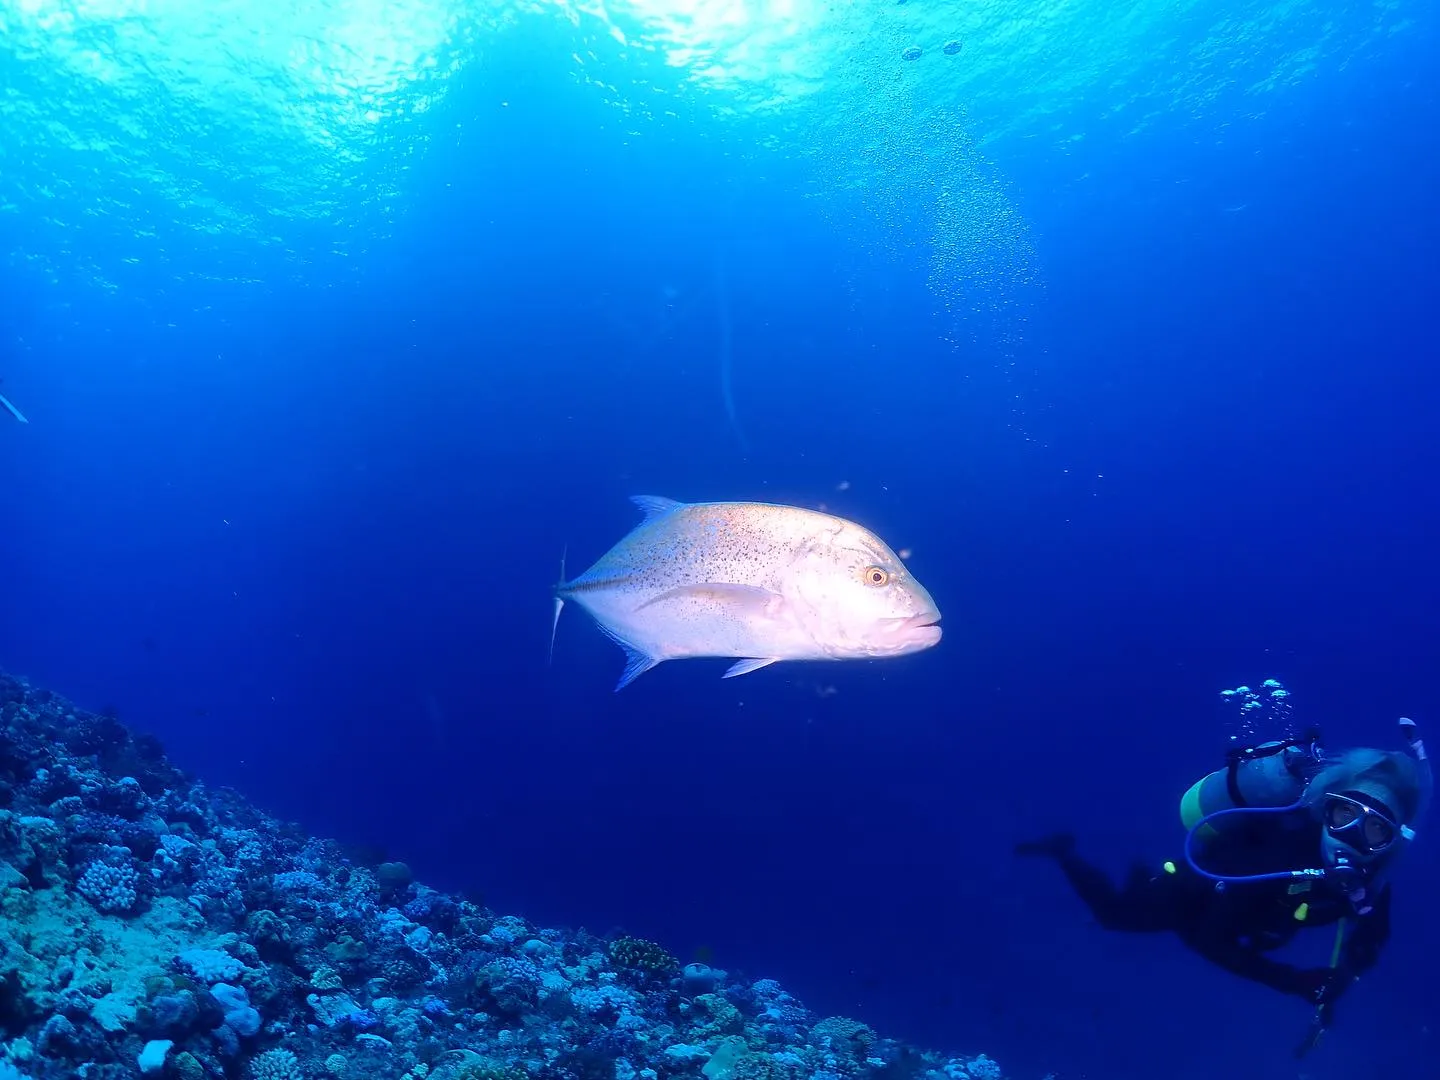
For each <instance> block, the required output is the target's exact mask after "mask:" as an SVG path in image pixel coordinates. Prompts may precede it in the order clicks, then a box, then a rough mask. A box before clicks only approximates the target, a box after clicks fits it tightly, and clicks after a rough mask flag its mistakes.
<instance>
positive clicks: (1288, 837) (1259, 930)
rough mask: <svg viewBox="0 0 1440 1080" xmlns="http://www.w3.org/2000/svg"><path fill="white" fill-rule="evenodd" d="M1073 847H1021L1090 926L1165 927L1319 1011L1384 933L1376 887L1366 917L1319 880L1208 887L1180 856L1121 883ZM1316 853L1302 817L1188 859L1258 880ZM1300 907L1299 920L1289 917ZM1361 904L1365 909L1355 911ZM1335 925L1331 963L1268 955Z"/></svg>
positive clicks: (1060, 843)
mask: <svg viewBox="0 0 1440 1080" xmlns="http://www.w3.org/2000/svg"><path fill="white" fill-rule="evenodd" d="M1073 846H1074V845H1073V841H1071V840H1070V839H1069V838H1068V837H1066V838H1052V839H1051V840H1049V841H1045V842H1042V843H1041V844H1032V845H1021V847H1020V848H1019V849H1017V850H1019V851H1020V852H1021V853H1023V854H1032V855H1040V854H1044V855H1050V856H1052V857H1053V858H1054V859H1055V860H1056V862H1058V863H1059V865H1060V868H1061V869H1062V870H1063V871H1064V873H1065V876H1066V878H1068V879H1069V881H1070V884H1071V886H1072V887H1073V888H1074V889H1075V891H1076V893H1077V894H1078V895H1079V896H1080V898H1081V899H1082V900H1084V901H1085V903H1086V904H1087V905H1088V906H1089V908H1090V910H1091V912H1092V913H1093V914H1094V916H1095V919H1096V921H1097V922H1099V923H1100V925H1101V926H1104V927H1106V928H1107V929H1110V930H1126V931H1131V932H1157V931H1172V932H1174V933H1175V934H1176V935H1178V936H1179V938H1180V939H1181V940H1182V941H1183V942H1184V943H1185V944H1186V945H1187V946H1189V947H1190V948H1191V949H1193V950H1194V951H1195V952H1197V953H1199V954H1200V955H1201V956H1203V957H1205V958H1206V959H1207V960H1210V961H1211V962H1212V963H1215V964H1217V965H1219V966H1220V967H1222V968H1224V969H1225V970H1227V971H1230V972H1233V973H1234V974H1236V975H1240V976H1242V977H1244V978H1247V979H1253V980H1254V981H1255V982H1259V983H1263V984H1264V985H1266V986H1269V987H1272V988H1274V989H1276V990H1279V991H1281V992H1282V993H1286V994H1293V995H1295V996H1297V997H1302V998H1305V999H1306V1000H1308V1001H1311V1002H1313V1003H1315V1004H1317V1005H1321V1006H1324V1007H1325V1010H1326V1012H1328V1011H1329V1007H1330V1006H1331V1005H1333V1004H1334V1002H1335V1000H1336V999H1337V998H1338V997H1339V996H1340V995H1341V994H1342V993H1343V992H1344V991H1345V990H1346V989H1347V988H1348V987H1349V985H1350V984H1351V983H1352V982H1353V981H1354V979H1355V977H1356V976H1357V975H1359V974H1360V973H1361V972H1363V971H1365V970H1366V969H1367V968H1369V967H1371V966H1372V965H1373V964H1374V963H1375V961H1376V960H1377V959H1378V957H1379V954H1380V950H1381V948H1383V946H1384V945H1385V942H1386V941H1387V940H1388V939H1389V937H1390V886H1389V885H1388V884H1383V885H1381V886H1380V888H1379V890H1378V892H1377V893H1376V895H1374V896H1373V897H1370V898H1367V902H1368V903H1369V904H1371V905H1372V906H1371V907H1370V909H1369V910H1368V911H1367V912H1365V913H1364V914H1357V912H1356V907H1355V905H1353V904H1352V903H1351V902H1350V901H1349V900H1348V899H1347V898H1346V897H1345V896H1343V895H1342V894H1340V892H1339V891H1338V890H1337V889H1336V888H1335V887H1334V886H1333V885H1330V884H1327V883H1325V882H1323V881H1321V880H1319V879H1291V880H1281V881H1264V882H1253V883H1235V884H1227V885H1225V886H1224V887H1223V888H1221V889H1217V888H1216V883H1215V882H1214V881H1211V880H1209V879H1208V878H1205V877H1202V876H1201V875H1199V874H1197V873H1195V872H1194V871H1193V870H1191V869H1190V866H1189V864H1188V863H1186V861H1185V859H1184V857H1183V854H1179V853H1177V857H1176V858H1175V859H1174V860H1173V862H1172V863H1171V864H1168V865H1170V866H1173V868H1174V869H1173V871H1172V870H1170V869H1167V868H1166V867H1165V866H1157V867H1147V866H1144V865H1137V866H1136V867H1134V868H1133V869H1132V870H1131V872H1130V876H1129V878H1128V879H1127V880H1126V882H1125V884H1124V885H1123V886H1122V887H1119V888H1117V887H1116V886H1115V884H1114V883H1113V882H1112V881H1111V880H1110V878H1109V876H1108V875H1107V874H1106V873H1105V872H1104V871H1103V870H1100V869H1099V868H1097V867H1095V866H1092V865H1090V864H1089V863H1087V862H1085V861H1084V860H1083V859H1081V858H1080V857H1079V856H1077V855H1076V854H1075V853H1074V850H1073ZM1319 853H1320V826H1319V824H1318V823H1316V822H1314V821H1313V820H1311V819H1309V818H1307V817H1304V816H1300V815H1285V817H1284V818H1281V817H1280V816H1278V815H1277V816H1267V817H1263V818H1259V817H1257V818H1256V819H1254V820H1253V821H1252V822H1248V823H1242V824H1241V825H1239V826H1237V827H1230V828H1227V829H1226V830H1225V832H1223V833H1222V834H1221V835H1219V836H1216V837H1213V838H1212V839H1211V840H1210V841H1209V842H1208V843H1206V844H1204V845H1203V846H1202V845H1199V844H1197V853H1196V861H1197V862H1198V863H1199V864H1200V866H1201V867H1203V868H1204V869H1205V870H1207V871H1209V872H1211V873H1216V874H1230V875H1240V874H1259V873H1267V872H1271V871H1276V870H1296V869H1302V868H1305V867H1313V866H1315V865H1316V864H1317V861H1318V858H1319ZM1302 904H1303V905H1304V909H1303V912H1302V914H1303V917H1300V916H1298V915H1297V911H1301V905H1302ZM1361 906H1362V907H1363V906H1364V905H1363V904H1362V905H1361ZM1341 919H1346V920H1347V924H1346V926H1345V927H1344V929H1343V935H1342V938H1341V945H1340V949H1339V951H1338V954H1337V955H1336V963H1335V966H1334V967H1333V968H1332V967H1323V968H1311V969H1302V968H1297V967H1295V966H1293V965H1291V964H1287V963H1284V962H1282V961H1279V960H1275V959H1273V958H1271V957H1269V956H1267V955H1265V954H1266V953H1267V952H1269V951H1271V950H1273V949H1276V948H1278V947H1279V946H1281V945H1283V944H1285V943H1286V942H1288V941H1290V940H1291V939H1292V938H1293V937H1294V936H1295V934H1296V933H1297V932H1299V931H1300V930H1301V929H1303V928H1305V927H1324V926H1329V927H1334V926H1335V924H1336V923H1338V922H1339V921H1340V920H1341Z"/></svg>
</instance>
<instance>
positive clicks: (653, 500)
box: [630, 495, 685, 524]
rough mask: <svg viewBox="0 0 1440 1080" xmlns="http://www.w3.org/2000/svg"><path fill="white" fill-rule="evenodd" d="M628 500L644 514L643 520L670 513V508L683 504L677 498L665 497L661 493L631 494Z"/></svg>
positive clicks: (652, 519)
mask: <svg viewBox="0 0 1440 1080" xmlns="http://www.w3.org/2000/svg"><path fill="white" fill-rule="evenodd" d="M630 501H631V502H633V503H634V504H635V505H636V506H638V507H639V508H640V510H641V512H642V513H643V514H644V515H645V521H654V520H655V519H656V518H658V517H661V516H663V515H665V514H668V513H670V511H671V510H674V509H676V508H677V507H681V506H684V505H685V504H684V503H682V502H680V501H679V500H678V499H667V498H665V496H663V495H631V496H630ZM641 524H644V522H641Z"/></svg>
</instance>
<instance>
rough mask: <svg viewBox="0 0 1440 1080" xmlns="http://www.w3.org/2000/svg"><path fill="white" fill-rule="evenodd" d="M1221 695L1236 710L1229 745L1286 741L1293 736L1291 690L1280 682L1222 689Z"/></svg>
mask: <svg viewBox="0 0 1440 1080" xmlns="http://www.w3.org/2000/svg"><path fill="white" fill-rule="evenodd" d="M1220 696H1221V697H1222V698H1223V699H1224V700H1225V703H1226V704H1227V705H1229V706H1230V707H1232V708H1234V709H1235V710H1236V718H1235V722H1236V729H1235V731H1234V732H1232V733H1231V735H1230V741H1231V742H1242V741H1243V742H1256V741H1264V740H1268V739H1287V738H1291V737H1293V735H1294V734H1295V731H1294V725H1295V717H1294V712H1293V709H1292V708H1291V705H1290V691H1289V690H1286V689H1285V686H1284V684H1283V683H1281V682H1280V680H1279V679H1266V680H1265V681H1264V682H1262V683H1261V684H1260V685H1259V686H1258V687H1250V686H1237V687H1234V688H1233V689H1230V690H1221V691H1220Z"/></svg>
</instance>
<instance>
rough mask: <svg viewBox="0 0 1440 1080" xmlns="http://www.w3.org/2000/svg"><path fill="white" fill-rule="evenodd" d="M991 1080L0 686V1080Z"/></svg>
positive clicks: (65, 706)
mask: <svg viewBox="0 0 1440 1080" xmlns="http://www.w3.org/2000/svg"><path fill="white" fill-rule="evenodd" d="M140 1076H147V1077H159V1078H161V1080H167V1078H169V1080H203V1078H207V1077H210V1078H220V1077H227V1078H232V1080H332V1078H333V1080H682V1078H686V1080H995V1078H998V1077H999V1076H1000V1071H999V1069H998V1067H997V1066H996V1065H995V1063H994V1062H993V1061H990V1060H989V1059H988V1058H986V1057H984V1056H983V1055H981V1056H979V1057H975V1058H971V1059H958V1058H945V1057H942V1056H939V1055H936V1054H933V1053H927V1052H924V1051H921V1050H917V1049H915V1048H912V1047H908V1046H905V1045H902V1044H901V1043H898V1042H896V1041H894V1040H889V1039H885V1038H882V1037H880V1036H879V1035H877V1034H876V1033H875V1032H874V1031H872V1030H871V1029H870V1028H869V1027H867V1026H866V1025H864V1024H860V1023H857V1022H856V1021H853V1020H848V1019H844V1018H840V1017H830V1018H818V1017H815V1016H812V1015H811V1014H810V1013H809V1012H807V1011H806V1009H805V1008H804V1007H803V1006H802V1005H801V1004H800V1003H799V1002H798V1001H796V1000H795V999H794V998H793V997H792V996H791V995H789V994H788V993H786V992H785V991H784V990H783V989H782V988H781V987H780V986H779V984H778V983H776V982H774V981H773V980H768V979H760V980H745V979H739V978H734V977H731V976H729V975H727V974H726V973H725V972H723V971H720V970H718V969H715V968H711V967H709V966H707V965H704V964H691V965H688V966H686V967H684V968H682V967H681V965H680V963H679V961H677V960H676V959H675V957H674V956H672V955H671V954H670V953H669V952H668V951H667V950H666V949H665V948H663V947H662V946H660V945H658V944H655V943H654V942H649V941H644V940H642V939H639V938H633V937H621V938H618V939H616V940H613V941H604V940H600V939H597V938H593V937H591V936H589V935H587V934H585V933H583V932H580V933H564V932H561V931H558V930H553V929H542V928H538V927H534V926H531V925H529V924H528V923H527V922H526V921H525V920H524V919H523V918H520V917H518V916H514V915H506V916H500V915H497V914H496V913H495V912H493V911H489V910H487V909H485V908H483V907H480V906H478V905H476V904H475V903H472V902H470V901H468V900H460V899H456V898H455V897H452V896H447V895H445V894H443V893H440V892H437V891H436V890H434V889H431V888H427V887H426V886H425V885H424V884H423V883H419V882H416V881H414V880H412V878H411V875H410V872H409V870H408V869H407V868H406V867H405V866H404V865H403V864H401V863H382V864H380V865H378V866H366V865H361V864H360V863H358V862H356V861H354V860H353V859H350V858H347V857H345V856H344V855H343V854H342V853H341V851H340V849H339V848H338V846H337V845H335V844H334V843H331V842H328V841H325V840H320V839H315V838H313V837H309V836H306V835H304V834H303V833H302V832H301V831H300V830H299V829H297V828H296V827H294V826H293V825H288V824H285V823H282V822H279V821H276V820H274V819H273V818H270V817H268V816H266V815H265V814H263V813H261V812H259V811H258V810H256V809H255V808H254V807H252V806H250V805H249V804H248V803H247V802H246V801H245V800H244V799H242V798H241V797H240V796H238V795H237V794H236V793H234V792H232V791H228V790H224V789H211V788H209V787H207V786H206V785H205V784H204V783H203V782H201V781H199V780H197V779H195V778H193V777H190V776H188V775H186V774H184V773H183V772H181V771H180V770H178V769H176V768H175V767H173V766H172V765H171V764H170V763H169V762H168V761H167V760H166V758H165V756H164V754H163V752H162V750H161V748H160V746H159V744H158V743H157V742H156V741H155V740H153V739H150V738H148V737H145V736H134V735H132V734H131V733H130V732H128V731H127V730H126V729H125V728H123V727H122V726H121V725H120V724H119V723H118V722H116V720H115V719H114V718H113V717H106V716H97V715H95V714H92V713H88V712H86V711H84V710H81V709H77V708H75V707H74V706H72V705H70V704H69V703H67V702H66V701H64V700H63V699H61V698H59V697H57V696H55V695H53V694H50V693H46V692H44V691H42V690H38V689H35V688H32V687H30V686H28V685H27V684H26V683H24V682H22V681H19V680H16V679H13V678H9V677H6V676H4V675H0V1080H16V1078H21V1080H24V1078H29V1080H60V1078H62V1077H63V1078H66V1080H71V1078H75V1077H83V1078H85V1080H122V1078H131V1077H140Z"/></svg>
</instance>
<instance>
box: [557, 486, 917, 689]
mask: <svg viewBox="0 0 1440 1080" xmlns="http://www.w3.org/2000/svg"><path fill="white" fill-rule="evenodd" d="M632 501H634V502H635V504H636V505H637V506H639V507H640V509H641V510H642V511H644V514H645V518H644V520H643V521H642V522H641V523H640V524H639V525H637V526H636V527H635V528H634V529H633V530H631V532H630V533H629V534H628V535H627V536H625V538H624V539H622V540H621V541H620V542H619V543H618V544H616V545H615V546H614V547H613V548H611V549H610V550H609V551H608V552H606V553H605V554H604V555H603V556H601V558H600V560H599V561H598V562H597V563H595V565H594V566H592V567H590V569H589V570H586V571H585V572H584V573H583V574H581V575H580V576H579V577H577V578H575V579H574V580H572V581H562V582H561V583H560V584H559V585H557V586H555V625H558V624H559V621H560V610H561V608H563V607H564V605H565V601H566V600H574V601H575V602H576V603H577V604H579V605H580V606H581V607H583V608H584V609H585V610H586V611H588V612H589V613H590V615H591V617H592V618H594V620H595V622H596V623H597V624H598V625H599V627H600V629H602V630H603V631H605V633H607V634H608V635H610V637H611V638H613V639H614V640H615V642H616V643H617V644H619V645H620V647H621V648H623V649H624V650H625V656H626V661H627V662H626V664H625V673H624V674H623V675H621V677H620V682H619V684H618V685H617V686H616V687H615V689H616V690H620V689H622V688H623V687H625V686H628V685H629V684H630V683H632V682H634V681H635V680H636V679H637V678H639V677H640V676H641V675H643V674H644V673H645V672H647V671H649V670H650V669H651V668H652V667H654V666H655V665H656V664H659V663H661V662H662V661H665V660H679V659H683V658H687V657H702V656H706V657H738V658H740V659H739V662H738V663H736V664H733V665H732V666H731V667H730V668H729V670H727V671H726V672H725V675H724V677H725V678H727V679H728V678H731V677H732V676H735V675H744V674H746V673H747V672H751V671H756V670H758V669H759V668H762V667H765V666H766V665H768V664H773V663H775V662H776V661H777V660H855V659H865V658H871V657H881V656H903V655H904V654H906V653H912V652H919V651H920V650H921V649H928V648H930V646H932V645H934V644H935V643H936V642H938V641H939V640H940V627H939V626H937V625H936V624H937V623H938V622H939V621H940V609H939V608H937V607H936V606H935V601H934V600H932V599H931V597H930V594H929V593H928V592H926V591H925V587H924V586H923V585H921V584H920V583H919V582H918V581H916V580H915V579H914V578H913V577H912V576H911V575H910V572H909V571H908V570H906V569H905V565H904V564H903V563H902V562H901V561H900V559H899V558H898V557H897V556H896V555H895V553H894V552H893V551H891V550H890V548H889V547H888V546H886V544H885V542H884V541H883V540H881V539H880V538H879V537H878V536H876V535H875V534H874V533H872V532H871V531H870V530H869V529H866V528H863V527H861V526H859V525H856V524H855V523H854V522H852V521H846V520H845V519H843V518H838V517H833V516H832V515H830V514H822V513H820V512H818V511H815V510H804V509H802V508H800V507H798V506H780V505H776V504H773V503H754V502H713V503H682V502H676V501H675V500H674V499H664V498H661V497H659V496H656V495H637V496H634V497H633V500H632ZM561 576H562V577H563V576H564V568H563V566H562V568H561ZM554 631H555V627H554V626H552V627H551V639H550V640H551V648H552V650H553V648H554V640H555V638H554Z"/></svg>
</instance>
